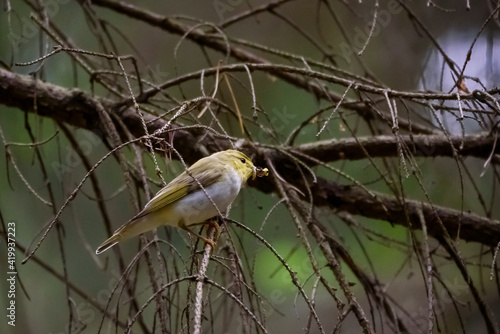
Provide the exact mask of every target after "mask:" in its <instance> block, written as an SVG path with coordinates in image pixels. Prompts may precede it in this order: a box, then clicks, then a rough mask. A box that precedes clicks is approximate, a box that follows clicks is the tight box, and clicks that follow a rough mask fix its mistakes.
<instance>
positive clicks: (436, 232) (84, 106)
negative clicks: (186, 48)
mask: <svg viewBox="0 0 500 334" xmlns="http://www.w3.org/2000/svg"><path fill="white" fill-rule="evenodd" d="M35 97H36V98H35ZM0 104H4V105H7V106H11V107H15V108H18V109H20V110H23V111H25V112H32V113H36V114H38V115H41V116H46V117H50V118H52V119H54V120H56V121H61V122H66V123H68V124H71V125H73V126H76V127H79V128H83V129H87V130H90V131H96V130H99V131H100V118H99V113H98V111H99V108H100V107H101V106H103V107H104V108H105V109H106V110H107V111H108V112H110V113H114V114H115V116H117V117H119V118H120V121H121V122H123V124H125V125H126V126H127V127H128V130H129V131H130V132H131V133H132V134H133V135H134V136H136V137H139V136H142V135H144V129H143V127H142V123H141V119H140V117H139V116H138V115H137V114H136V113H135V111H134V109H133V108H126V109H123V110H114V107H115V106H116V103H115V102H114V101H111V100H107V99H103V98H98V97H92V96H90V95H89V94H87V93H85V92H83V91H81V90H79V89H66V88H63V87H60V86H57V85H53V84H50V83H46V82H43V81H40V80H36V79H34V78H32V77H29V76H25V75H20V74H15V73H12V72H10V71H8V70H5V69H0ZM145 118H146V122H147V124H148V130H149V131H150V133H152V132H154V131H155V130H157V129H160V128H162V127H163V126H164V125H165V124H166V121H165V120H163V119H153V117H152V116H151V115H145ZM117 129H120V127H119V126H117ZM204 134H205V131H203V130H201V129H189V130H186V129H178V130H176V131H175V132H174V135H173V144H174V146H175V147H176V148H177V149H178V151H179V152H180V153H181V154H182V155H183V156H184V157H186V161H187V162H188V163H192V162H194V161H195V160H197V159H199V158H200V157H202V156H203V152H204V151H206V150H208V151H209V152H213V151H216V150H220V149H221V148H222V149H224V148H228V147H229V144H228V141H227V139H219V138H213V137H210V138H209V137H206V136H203V135H204ZM202 136H203V142H202V143H201V142H200V138H201V137H202ZM401 138H402V140H403V141H404V142H405V144H407V145H408V146H409V147H412V145H413V144H415V147H418V148H420V151H419V150H416V151H415V154H416V155H419V153H418V152H423V153H425V152H428V153H429V154H423V153H422V154H421V156H437V155H443V156H451V152H452V151H451V145H450V143H449V142H448V141H447V139H446V138H444V137H442V136H435V135H427V136H426V135H420V136H413V138H411V137H407V136H402V137H401ZM358 140H360V142H361V143H362V144H363V145H364V146H365V149H367V151H368V153H369V154H370V155H371V156H372V157H374V156H381V157H382V156H384V157H387V156H397V149H396V147H397V139H396V138H395V137H390V136H380V137H372V138H361V139H359V138H358ZM463 140H464V146H463V149H462V150H460V153H461V154H462V155H471V156H480V157H486V156H488V154H490V153H491V151H492V147H493V145H492V143H493V140H494V139H493V138H492V137H489V136H487V135H474V136H466V137H464V138H463ZM451 141H452V144H453V145H454V146H459V143H461V141H462V138H461V137H452V140H451ZM243 148H244V149H248V150H251V152H252V153H253V154H254V160H255V161H256V162H257V163H259V162H262V161H264V160H265V159H264V156H265V155H268V156H269V157H270V159H271V160H273V161H275V165H276V166H279V172H280V174H281V175H283V176H285V177H286V178H287V179H288V180H294V179H295V180H297V179H300V177H295V176H297V173H298V172H297V165H296V163H295V162H294V161H293V160H292V159H291V158H290V157H288V156H286V155H284V154H282V153H280V152H279V151H278V150H272V149H263V148H259V147H258V145H250V144H249V143H247V144H245V145H243ZM296 149H297V150H299V151H301V152H302V153H305V154H307V155H310V156H313V157H315V158H317V159H319V160H322V161H334V160H338V159H362V158H364V153H363V152H362V151H361V149H360V146H359V144H357V143H356V142H355V141H354V139H343V140H331V141H328V142H320V143H314V144H307V145H302V146H300V147H298V148H296ZM495 153H499V145H496V148H495ZM174 158H175V156H174ZM249 185H250V186H253V187H256V188H258V189H259V190H261V191H263V192H275V191H276V189H274V188H273V185H272V184H271V182H249ZM297 186H299V187H300V188H302V187H305V185H304V184H299V185H297ZM312 193H313V200H314V204H315V205H318V206H326V207H329V208H331V209H335V210H341V211H347V212H350V213H352V214H356V215H362V216H365V217H369V218H375V219H382V220H387V221H389V222H391V223H394V224H398V225H403V226H408V222H407V219H406V215H405V208H406V212H407V213H408V215H409V217H410V221H411V223H412V227H413V228H417V229H420V228H421V227H420V224H419V219H418V210H419V208H420V207H422V210H423V212H424V216H425V220H426V221H427V222H428V224H429V226H428V233H429V235H431V236H433V237H436V238H439V237H440V236H442V234H443V231H442V230H441V228H440V225H439V224H438V221H441V222H442V224H443V226H445V228H446V229H447V230H448V233H449V234H450V235H451V236H452V237H458V238H460V239H463V240H465V241H474V242H479V243H482V244H484V245H488V246H496V245H497V244H498V242H499V240H500V222H498V221H496V220H491V219H488V218H485V217H481V216H478V215H475V214H470V213H461V212H459V211H456V210H453V209H449V208H444V207H439V206H435V205H430V204H427V203H419V202H417V201H412V200H409V199H404V200H403V199H397V198H394V197H389V196H387V195H382V194H377V195H376V197H373V196H372V195H370V194H368V193H367V192H366V191H365V190H363V189H362V188H360V187H357V186H346V185H340V184H337V183H335V182H332V181H328V180H325V179H322V178H319V179H318V182H317V183H316V184H315V185H314V186H313V187H312ZM459 230H460V235H458V236H457V235H456V233H457V231H459Z"/></svg>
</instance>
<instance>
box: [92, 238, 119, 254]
mask: <svg viewBox="0 0 500 334" xmlns="http://www.w3.org/2000/svg"><path fill="white" fill-rule="evenodd" d="M120 240H122V236H121V235H120V233H115V234H113V235H112V236H111V238H109V239H107V240H106V241H104V242H103V243H102V244H101V245H100V246H99V247H98V248H97V250H96V251H95V253H96V254H101V253H102V252H104V251H107V250H108V249H110V248H111V247H113V246H114V245H116V244H117V243H119V242H120Z"/></svg>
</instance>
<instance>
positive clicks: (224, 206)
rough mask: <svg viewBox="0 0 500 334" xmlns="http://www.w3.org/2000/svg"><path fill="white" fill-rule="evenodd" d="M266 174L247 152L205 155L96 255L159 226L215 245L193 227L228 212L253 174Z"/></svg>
mask: <svg viewBox="0 0 500 334" xmlns="http://www.w3.org/2000/svg"><path fill="white" fill-rule="evenodd" d="M267 173H268V170H267V168H264V169H261V168H257V167H255V166H254V165H253V163H252V161H251V160H250V159H249V158H248V157H247V156H246V155H245V154H244V153H242V152H240V151H236V150H227V151H222V152H217V153H214V154H212V155H210V156H208V157H205V158H202V159H200V160H198V161H197V162H196V163H194V164H193V165H192V166H191V167H190V168H189V169H188V170H187V171H184V172H183V173H182V174H180V175H179V176H177V177H176V178H175V179H173V180H172V181H171V182H170V183H169V184H167V185H166V186H165V187H164V188H163V189H161V190H160V191H159V192H158V193H157V194H156V195H155V196H154V197H153V198H152V199H151V200H150V201H149V202H148V203H147V204H146V206H145V207H144V209H143V210H142V211H141V212H139V214H137V215H136V216H135V217H133V218H132V219H131V220H129V221H128V222H127V223H125V224H123V225H122V226H121V227H120V228H118V229H117V230H116V231H115V232H114V233H113V235H112V236H111V237H110V238H109V239H107V240H106V241H104V242H103V243H102V244H101V245H100V246H99V248H97V250H96V254H100V253H102V252H104V251H105V250H107V249H109V248H111V247H113V246H114V245H116V244H117V243H119V242H120V241H122V240H126V239H129V238H132V237H134V236H137V235H139V234H141V233H144V232H147V231H150V230H152V229H154V228H156V227H158V226H160V225H171V226H178V227H180V228H183V229H185V230H187V231H189V232H191V233H192V234H194V235H195V236H197V237H198V238H201V239H202V240H204V241H205V242H208V243H210V244H211V245H212V246H213V242H212V241H211V240H209V239H207V238H205V237H202V236H200V235H198V234H196V233H194V232H193V231H192V230H191V229H190V226H193V225H200V224H204V223H206V221H207V220H208V219H210V218H212V217H215V216H217V215H218V214H219V213H222V214H225V213H226V212H227V210H228V208H229V206H230V205H231V204H232V203H233V201H234V200H235V199H236V196H238V193H239V192H240V189H241V187H242V186H243V185H244V184H245V183H246V181H247V180H248V178H249V177H250V176H252V178H254V179H255V177H256V176H264V175H267ZM200 184H201V186H202V187H200Z"/></svg>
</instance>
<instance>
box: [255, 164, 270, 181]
mask: <svg viewBox="0 0 500 334" xmlns="http://www.w3.org/2000/svg"><path fill="white" fill-rule="evenodd" d="M268 175H269V169H267V168H262V167H254V176H253V179H255V176H258V177H263V176H268Z"/></svg>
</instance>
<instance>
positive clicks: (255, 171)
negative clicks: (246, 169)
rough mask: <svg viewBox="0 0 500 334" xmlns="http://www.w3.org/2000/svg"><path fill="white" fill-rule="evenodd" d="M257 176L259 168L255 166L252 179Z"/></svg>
mask: <svg viewBox="0 0 500 334" xmlns="http://www.w3.org/2000/svg"><path fill="white" fill-rule="evenodd" d="M256 177H257V168H256V167H255V166H253V169H252V180H255V178H256Z"/></svg>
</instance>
